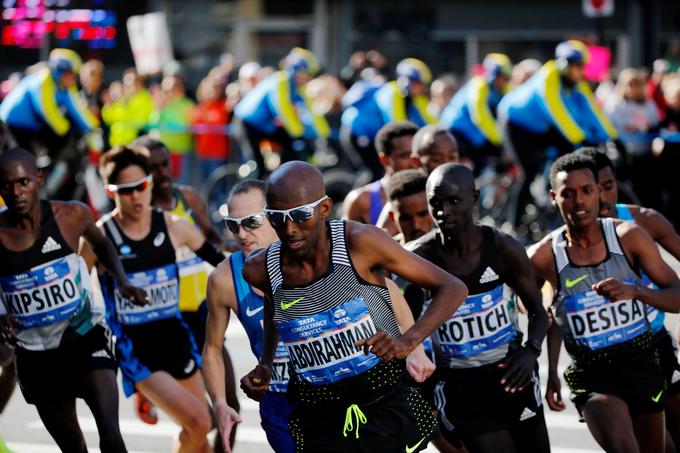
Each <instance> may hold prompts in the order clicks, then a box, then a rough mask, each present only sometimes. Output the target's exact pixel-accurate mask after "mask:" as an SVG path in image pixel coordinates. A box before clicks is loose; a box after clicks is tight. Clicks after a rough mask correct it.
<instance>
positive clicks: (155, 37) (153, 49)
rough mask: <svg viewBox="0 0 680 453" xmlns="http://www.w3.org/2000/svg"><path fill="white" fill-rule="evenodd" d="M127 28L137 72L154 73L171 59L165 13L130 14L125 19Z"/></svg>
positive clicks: (170, 46) (170, 45)
mask: <svg viewBox="0 0 680 453" xmlns="http://www.w3.org/2000/svg"><path fill="white" fill-rule="evenodd" d="M127 29H128V35H129V36H130V47H131V48H132V54H133V55H134V57H135V66H136V67H137V72H139V73H140V74H154V73H157V72H160V71H161V70H162V69H163V66H165V65H166V64H168V63H170V62H171V61H173V57H172V42H171V41H170V33H169V31H168V23H167V21H166V19H165V13H162V12H158V13H149V14H144V15H141V16H131V17H130V18H129V19H128V21H127Z"/></svg>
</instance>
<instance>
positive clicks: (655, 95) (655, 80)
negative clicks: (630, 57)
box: [647, 59, 670, 119]
mask: <svg viewBox="0 0 680 453" xmlns="http://www.w3.org/2000/svg"><path fill="white" fill-rule="evenodd" d="M669 67H670V66H669V64H668V62H667V61H666V60H662V59H658V60H655V61H654V65H653V66H652V68H653V71H652V75H651V76H650V77H649V80H648V81H647V97H648V98H649V99H651V100H652V101H654V103H655V104H656V107H657V109H658V110H659V116H660V118H661V119H663V117H664V114H665V111H666V107H667V105H668V104H666V99H665V98H664V95H663V90H662V83H663V79H664V77H665V76H666V74H668V70H669Z"/></svg>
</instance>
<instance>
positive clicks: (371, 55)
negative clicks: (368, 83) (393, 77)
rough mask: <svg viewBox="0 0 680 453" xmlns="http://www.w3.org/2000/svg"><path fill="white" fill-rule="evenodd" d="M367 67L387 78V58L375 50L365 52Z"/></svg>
mask: <svg viewBox="0 0 680 453" xmlns="http://www.w3.org/2000/svg"><path fill="white" fill-rule="evenodd" d="M366 60H368V66H369V67H371V68H373V69H375V70H376V71H378V74H380V75H383V76H385V77H387V58H385V55H383V54H382V53H380V52H379V51H377V50H375V49H371V50H369V51H368V52H366Z"/></svg>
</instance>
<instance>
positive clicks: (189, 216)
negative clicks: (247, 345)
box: [133, 136, 240, 447]
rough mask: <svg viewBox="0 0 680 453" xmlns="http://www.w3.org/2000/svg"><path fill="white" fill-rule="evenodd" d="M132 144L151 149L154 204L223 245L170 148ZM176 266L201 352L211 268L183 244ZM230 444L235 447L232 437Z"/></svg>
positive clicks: (140, 402)
mask: <svg viewBox="0 0 680 453" xmlns="http://www.w3.org/2000/svg"><path fill="white" fill-rule="evenodd" d="M133 146H141V147H144V148H146V149H148V150H149V164H150V165H151V174H152V176H153V181H154V184H153V188H152V190H151V194H152V198H151V204H152V205H153V206H156V207H159V208H162V209H163V210H165V211H168V212H169V213H171V214H175V215H176V216H178V217H182V218H184V219H186V220H187V221H188V222H189V223H191V224H192V225H195V226H196V227H197V228H199V229H200V231H201V232H202V233H203V235H204V236H205V237H206V238H207V239H208V240H209V241H210V242H212V243H213V244H216V245H224V239H223V238H222V237H221V236H220V234H219V233H218V232H217V230H216V229H215V227H214V226H213V225H212V223H211V222H210V220H208V215H207V212H206V211H207V210H206V207H205V204H204V203H203V200H201V198H200V196H199V194H198V193H197V192H196V191H195V190H194V189H193V188H192V187H189V186H185V185H179V184H173V181H172V171H171V169H170V151H169V150H168V149H167V147H166V146H165V145H164V144H163V142H161V141H159V140H154V139H153V138H151V137H149V136H143V137H140V138H139V139H137V140H135V141H134V143H133ZM177 265H178V266H179V310H180V312H181V313H182V319H183V320H184V322H185V323H186V324H187V326H189V328H190V329H191V333H192V334H193V336H194V340H196V346H197V347H198V350H199V351H202V350H203V345H204V343H205V323H206V318H207V315H208V310H207V306H206V303H205V300H206V299H205V298H206V288H207V285H208V272H209V269H212V267H211V266H209V265H208V264H207V263H205V261H203V260H202V259H200V258H199V257H198V256H196V254H195V253H193V252H192V251H191V250H190V249H189V248H187V247H181V248H179V249H178V250H177ZM222 354H223V355H224V364H225V366H226V372H225V379H226V381H225V384H226V385H227V388H228V389H229V405H230V406H231V407H233V408H234V409H235V410H236V411H237V412H238V411H239V409H240V405H239V402H238V398H237V396H236V385H235V380H234V368H233V365H232V363H231V358H230V357H229V353H228V352H227V349H226V348H225V347H223V348H222ZM136 398H137V414H138V415H139V416H140V418H141V419H142V420H144V421H147V422H153V423H152V424H155V423H156V422H157V420H158V416H157V415H156V412H155V410H154V408H153V406H152V405H151V404H150V402H149V401H148V400H147V399H146V398H144V397H143V395H142V394H141V392H137V396H136ZM234 435H235V431H234ZM231 445H232V447H233V437H232V441H231Z"/></svg>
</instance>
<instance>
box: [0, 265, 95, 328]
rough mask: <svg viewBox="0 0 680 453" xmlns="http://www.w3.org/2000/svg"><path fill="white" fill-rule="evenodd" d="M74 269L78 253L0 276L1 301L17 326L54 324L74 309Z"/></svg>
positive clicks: (77, 291) (76, 292)
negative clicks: (21, 271)
mask: <svg viewBox="0 0 680 453" xmlns="http://www.w3.org/2000/svg"><path fill="white" fill-rule="evenodd" d="M71 264H73V266H72V265H71ZM72 268H73V269H76V271H75V272H73V271H72V270H71V269H72ZM78 269H79V263H78V257H77V256H76V255H75V254H70V255H68V256H65V257H62V258H58V259H56V260H53V261H50V262H49V263H45V264H42V265H40V266H36V267H34V268H32V269H31V270H29V271H28V272H25V273H21V274H16V275H10V276H7V277H2V278H0V288H2V298H3V302H4V304H5V307H6V308H7V311H8V313H9V314H10V316H12V317H13V318H14V319H16V321H17V322H18V324H19V327H20V328H24V329H27V328H31V327H40V326H46V325H49V324H54V323H56V322H59V321H62V320H64V319H67V318H69V317H71V316H72V315H73V314H74V313H75V312H76V311H78V309H79V308H80V306H81V304H82V300H81V297H80V296H81V294H80V292H81V286H80V278H81V276H80V272H79V271H78Z"/></svg>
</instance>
